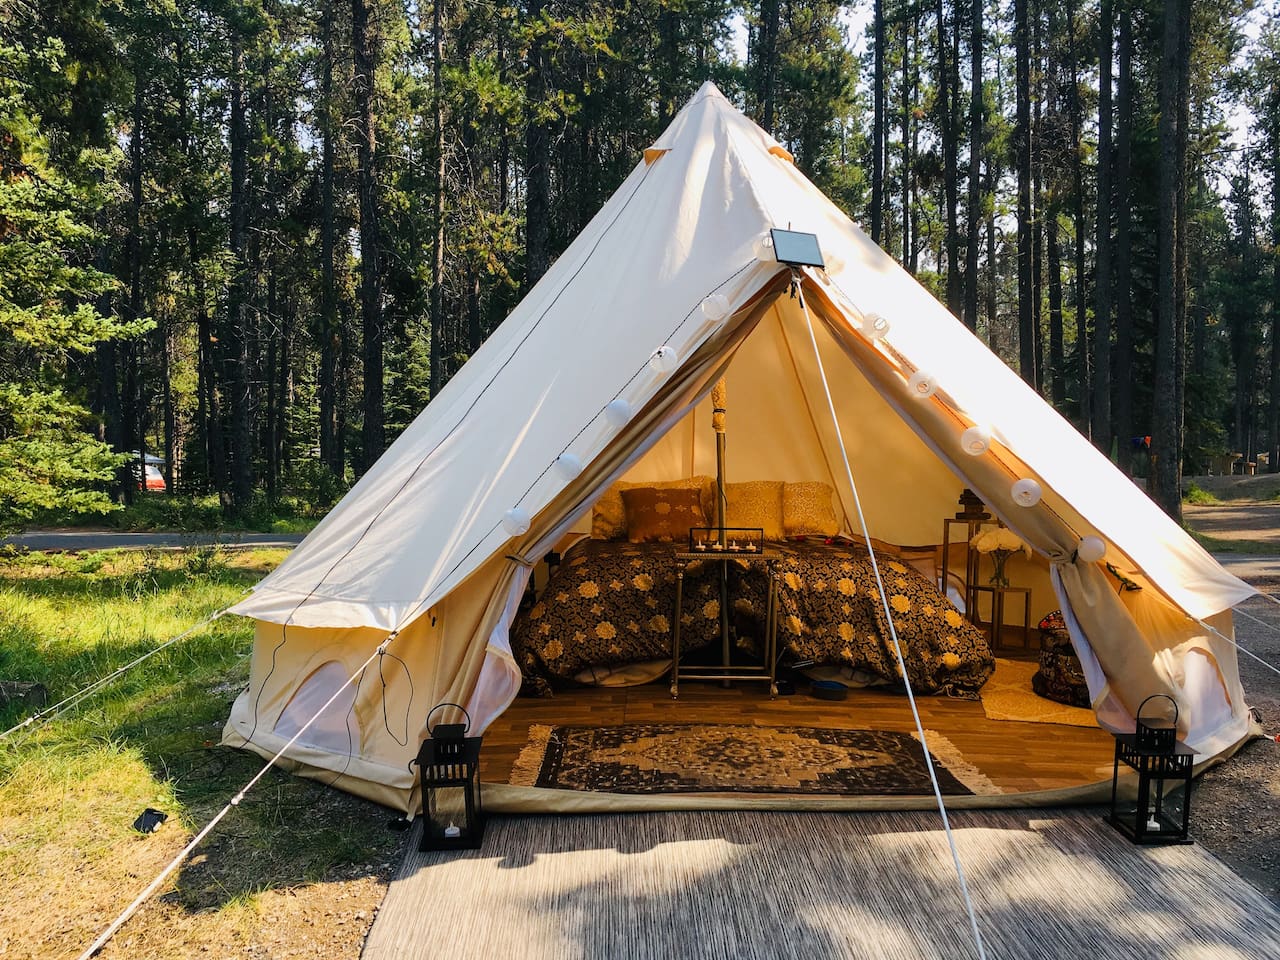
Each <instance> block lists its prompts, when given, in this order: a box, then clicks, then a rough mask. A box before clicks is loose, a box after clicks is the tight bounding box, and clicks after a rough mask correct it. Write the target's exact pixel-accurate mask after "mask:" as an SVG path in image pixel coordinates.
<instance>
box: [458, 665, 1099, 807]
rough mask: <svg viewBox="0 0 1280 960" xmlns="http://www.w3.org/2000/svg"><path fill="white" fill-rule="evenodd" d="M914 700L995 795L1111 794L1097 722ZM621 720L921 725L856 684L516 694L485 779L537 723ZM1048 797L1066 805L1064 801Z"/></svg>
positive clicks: (498, 729) (899, 705)
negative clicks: (817, 690)
mask: <svg viewBox="0 0 1280 960" xmlns="http://www.w3.org/2000/svg"><path fill="white" fill-rule="evenodd" d="M916 702H917V704H918V706H919V709H920V716H921V720H922V721H923V724H924V727H925V729H926V730H932V731H937V732H938V733H940V734H941V735H942V736H944V737H946V738H947V739H948V740H950V741H951V743H952V744H954V746H955V747H956V748H958V749H959V751H960V752H961V753H962V754H963V756H964V759H965V760H966V761H968V762H969V763H970V764H972V765H973V766H975V767H977V768H978V770H980V771H981V772H982V773H983V774H985V775H986V776H987V777H988V778H989V779H990V780H991V781H992V782H993V783H994V784H995V785H996V786H997V787H998V788H999V789H1000V790H1001V791H1002V794H1001V797H1000V798H998V799H1003V800H1013V798H1015V797H1016V796H1017V795H1020V794H1037V793H1041V792H1044V791H1064V790H1073V789H1077V788H1081V787H1085V786H1087V785H1091V784H1093V785H1096V784H1099V782H1100V781H1107V785H1106V786H1107V789H1106V791H1105V792H1106V794H1107V796H1108V797H1109V795H1110V779H1111V771H1112V760H1113V756H1114V748H1115V741H1114V740H1113V739H1112V737H1111V736H1110V734H1108V733H1106V732H1105V731H1103V730H1101V729H1099V728H1097V727H1076V726H1065V725H1060V724H1050V723H1023V722H1016V721H1002V720H990V719H988V718H987V716H986V715H985V713H984V712H983V709H982V704H981V703H980V702H978V701H974V700H955V699H950V698H947V697H918V698H917V700H916ZM624 723H628V724H630V723H729V724H755V725H760V726H772V727H831V728H838V729H880V730H893V731H902V732H907V733H911V732H914V731H915V724H914V721H913V720H912V716H911V709H910V705H909V703H908V701H907V698H906V696H905V695H903V694H901V693H891V692H882V691H877V690H851V691H850V692H849V696H848V699H846V700H843V701H839V702H831V701H824V700H818V699H815V698H814V697H812V696H810V695H809V694H808V692H807V691H806V690H805V689H804V688H801V689H800V690H798V691H797V692H796V693H795V694H794V695H792V696H780V697H778V698H777V699H776V700H770V699H769V695H768V692H767V691H765V690H763V689H762V685H761V684H759V683H738V684H736V685H734V686H732V687H729V688H727V689H726V688H724V687H722V686H721V685H720V684H718V683H705V682H704V683H693V682H685V683H682V684H681V689H680V699H679V700H672V699H671V696H670V693H669V690H668V686H667V683H666V681H665V680H664V681H662V682H660V683H651V684H646V685H643V686H636V687H623V688H612V689H609V688H583V689H580V690H573V691H568V692H563V693H560V694H559V695H557V696H555V697H550V698H530V697H519V698H517V699H516V701H515V702H514V703H512V705H511V706H510V707H509V708H508V709H507V711H506V712H505V713H504V714H503V715H502V716H500V717H499V718H498V719H497V720H496V721H494V723H493V724H492V725H491V726H490V727H489V728H488V730H487V731H486V733H485V735H484V748H483V751H482V767H481V779H482V780H483V781H484V782H485V783H486V784H506V783H509V782H510V778H511V771H512V767H513V765H514V764H515V762H516V759H517V757H518V756H519V754H520V752H521V750H522V749H523V748H524V746H525V744H526V743H527V742H528V739H529V728H530V727H531V726H533V725H535V724H547V725H563V726H594V727H606V726H615V725H618V724H624ZM1093 792H1094V794H1098V793H1099V792H1098V791H1097V790H1095V791H1093ZM986 799H988V800H990V799H993V798H986ZM1093 799H1102V797H1101V796H1100V795H1098V796H1094V797H1093ZM1045 800H1046V802H1062V800H1061V798H1057V799H1054V798H1051V797H1046V798H1045ZM984 805H992V804H990V803H987V804H984Z"/></svg>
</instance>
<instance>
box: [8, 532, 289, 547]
mask: <svg viewBox="0 0 1280 960" xmlns="http://www.w3.org/2000/svg"><path fill="white" fill-rule="evenodd" d="M302 537H303V535H302V534H300V533H242V532H236V531H221V532H219V531H205V532H200V533H123V532H121V531H118V530H31V531H28V532H27V533H20V534H17V535H15V536H12V537H5V538H4V539H3V540H0V544H3V545H5V546H8V545H10V544H12V545H14V546H19V547H26V548H27V549H28V550H120V549H123V550H141V549H144V548H147V547H159V548H161V549H178V548H181V547H194V546H202V545H205V544H213V543H216V544H219V545H220V546H223V547H285V548H289V547H296V546H297V545H298V544H299V543H301V542H302Z"/></svg>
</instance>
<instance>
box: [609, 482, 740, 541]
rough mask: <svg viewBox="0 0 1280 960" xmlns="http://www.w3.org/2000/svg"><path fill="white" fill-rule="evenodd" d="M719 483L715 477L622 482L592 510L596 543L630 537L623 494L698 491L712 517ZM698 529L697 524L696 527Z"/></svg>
mask: <svg viewBox="0 0 1280 960" xmlns="http://www.w3.org/2000/svg"><path fill="white" fill-rule="evenodd" d="M715 486H716V482H715V480H714V479H713V478H711V477H683V478H681V479H679V480H659V481H649V482H640V483H633V482H630V481H627V480H619V481H618V482H617V483H615V484H612V485H611V486H610V487H609V489H608V490H606V491H605V492H604V493H603V494H601V496H600V499H599V500H597V501H596V503H595V506H594V507H592V508H591V536H592V538H594V539H596V540H619V539H621V538H623V537H625V536H626V535H627V511H626V508H625V507H624V506H623V503H622V491H623V490H634V489H635V488H637V487H653V488H654V489H656V490H672V489H676V490H697V491H698V492H699V493H700V494H701V499H702V511H703V513H705V514H706V515H707V516H708V517H710V516H713V515H714V507H715ZM694 526H696V524H694Z"/></svg>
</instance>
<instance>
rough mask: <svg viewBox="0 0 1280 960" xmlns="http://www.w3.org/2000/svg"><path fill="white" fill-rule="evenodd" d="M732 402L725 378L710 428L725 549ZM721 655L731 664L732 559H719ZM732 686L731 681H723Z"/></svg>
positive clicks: (714, 398)
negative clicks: (727, 437)
mask: <svg viewBox="0 0 1280 960" xmlns="http://www.w3.org/2000/svg"><path fill="white" fill-rule="evenodd" d="M728 401H729V388H728V386H727V384H726V383H725V379H724V377H721V378H720V379H719V380H717V381H716V385H715V386H714V387H712V388H711V408H712V409H711V428H712V429H713V430H715V432H716V537H717V540H718V543H717V546H719V548H720V550H721V551H722V552H723V551H724V550H725V549H726V546H727V544H726V543H725V533H724V528H725V517H726V516H728V506H729V501H728V498H727V497H726V496H725V492H724V453H725V413H726V408H727V405H728ZM720 655H721V663H723V665H724V666H725V667H728V666H729V562H728V561H727V560H721V561H720ZM724 686H726V687H727V686H729V681H728V680H727V679H726V680H725V681H724Z"/></svg>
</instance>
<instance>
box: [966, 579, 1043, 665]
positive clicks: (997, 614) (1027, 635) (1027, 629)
mask: <svg viewBox="0 0 1280 960" xmlns="http://www.w3.org/2000/svg"><path fill="white" fill-rule="evenodd" d="M969 592H970V593H971V594H972V595H973V614H972V617H971V619H972V620H973V622H974V623H978V622H979V616H978V598H979V597H980V596H981V595H982V594H984V593H989V594H991V649H992V650H998V649H1000V646H1001V639H1002V637H1003V635H1004V627H1005V622H1004V601H1005V597H1006V596H1008V595H1010V594H1021V595H1022V643H1021V644H1020V645H1019V649H1022V650H1030V649H1031V588H1030V587H997V586H991V585H988V586H976V585H975V586H971V587H970V588H969ZM1011 626H1012V624H1011Z"/></svg>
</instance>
